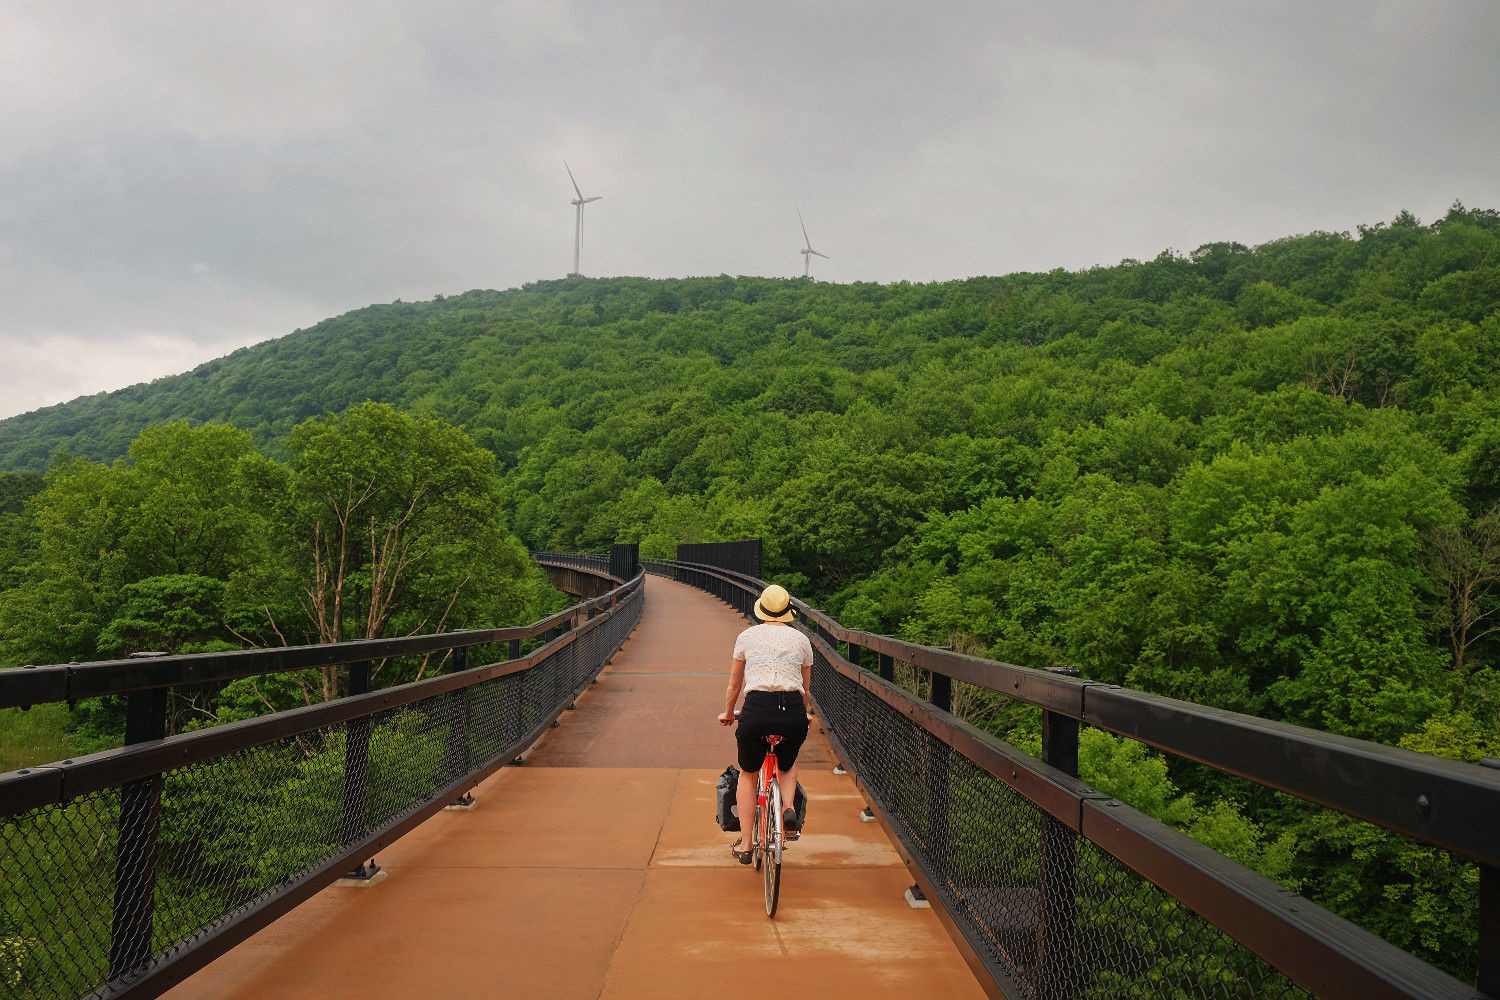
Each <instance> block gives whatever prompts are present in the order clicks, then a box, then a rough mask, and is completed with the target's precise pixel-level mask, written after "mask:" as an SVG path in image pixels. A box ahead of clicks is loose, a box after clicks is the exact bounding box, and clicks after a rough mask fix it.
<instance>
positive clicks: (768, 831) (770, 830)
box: [750, 736, 795, 917]
mask: <svg viewBox="0 0 1500 1000" xmlns="http://www.w3.org/2000/svg"><path fill="white" fill-rule="evenodd" d="M766 742H768V743H770V744H771V746H770V748H769V749H767V750H766V759H765V760H764V761H762V762H761V765H760V774H759V775H758V776H757V779H756V786H755V822H754V825H753V826H751V828H750V830H751V834H750V837H751V839H750V852H751V858H752V861H753V863H754V864H755V870H756V871H758V872H761V873H762V875H763V877H764V878H765V883H766V916H767V917H775V916H776V903H777V900H778V899H779V897H780V895H781V855H782V852H783V851H784V850H786V843H787V834H786V830H785V829H784V828H783V823H782V811H781V809H782V803H781V781H780V780H779V779H778V778H777V776H776V775H777V770H778V767H779V764H778V761H777V760H776V744H778V743H780V742H781V737H780V736H767V737H766ZM793 839H795V836H794V838H793Z"/></svg>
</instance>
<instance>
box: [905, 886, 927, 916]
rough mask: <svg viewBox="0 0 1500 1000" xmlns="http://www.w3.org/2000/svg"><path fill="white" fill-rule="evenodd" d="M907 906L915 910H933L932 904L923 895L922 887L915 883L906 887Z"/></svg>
mask: <svg viewBox="0 0 1500 1000" xmlns="http://www.w3.org/2000/svg"><path fill="white" fill-rule="evenodd" d="M906 905H907V906H910V907H911V908H912V909H913V910H930V909H932V903H930V902H929V901H928V899H927V897H926V896H924V895H923V894H922V887H921V886H919V885H917V884H916V883H915V882H913V883H912V884H911V885H909V886H907V887H906Z"/></svg>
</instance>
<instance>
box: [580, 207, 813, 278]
mask: <svg viewBox="0 0 1500 1000" xmlns="http://www.w3.org/2000/svg"><path fill="white" fill-rule="evenodd" d="M579 211H580V212H581V211H583V209H579ZM797 221H798V222H802V210H801V209H800V208H799V209H798V210H797ZM802 242H804V243H806V244H807V249H805V250H799V251H798V253H800V254H802V277H804V278H806V277H808V275H809V273H810V272H811V271H812V259H813V255H814V254H817V256H819V257H822V258H823V259H824V260H830V259H831V258H830V257H829V256H828V255H827V254H826V253H818V251H816V250H814V249H813V248H812V240H810V239H808V238H807V223H805V222H802Z"/></svg>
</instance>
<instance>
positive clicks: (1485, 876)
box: [1475, 757, 1500, 997]
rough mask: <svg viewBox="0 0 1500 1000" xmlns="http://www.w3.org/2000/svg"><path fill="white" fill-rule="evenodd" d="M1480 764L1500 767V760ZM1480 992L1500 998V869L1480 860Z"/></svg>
mask: <svg viewBox="0 0 1500 1000" xmlns="http://www.w3.org/2000/svg"><path fill="white" fill-rule="evenodd" d="M1479 763H1481V764H1483V765H1484V766H1485V767H1492V768H1495V769H1497V770H1500V760H1497V759H1496V758H1493V757H1486V758H1484V759H1483V760H1481V761H1480V762H1479ZM1475 985H1476V986H1478V987H1479V992H1481V993H1485V994H1488V995H1489V996H1492V997H1500V868H1496V867H1495V866H1494V865H1489V864H1485V863H1484V862H1483V861H1481V862H1480V863H1479V977H1478V979H1477V981H1476V982H1475Z"/></svg>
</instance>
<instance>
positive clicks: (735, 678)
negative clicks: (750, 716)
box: [719, 656, 745, 726]
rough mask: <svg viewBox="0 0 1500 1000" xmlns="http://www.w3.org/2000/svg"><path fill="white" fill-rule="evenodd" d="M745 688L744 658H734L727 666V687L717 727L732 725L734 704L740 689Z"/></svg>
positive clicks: (738, 696)
mask: <svg viewBox="0 0 1500 1000" xmlns="http://www.w3.org/2000/svg"><path fill="white" fill-rule="evenodd" d="M744 686H745V658H744V657H743V656H740V657H736V658H735V659H734V660H733V661H732V662H731V663H730V664H729V687H728V689H727V690H726V691H725V692H724V713H723V714H722V715H720V716H719V725H721V726H728V725H732V724H733V723H734V703H735V702H737V701H739V700H740V688H742V687H744Z"/></svg>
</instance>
